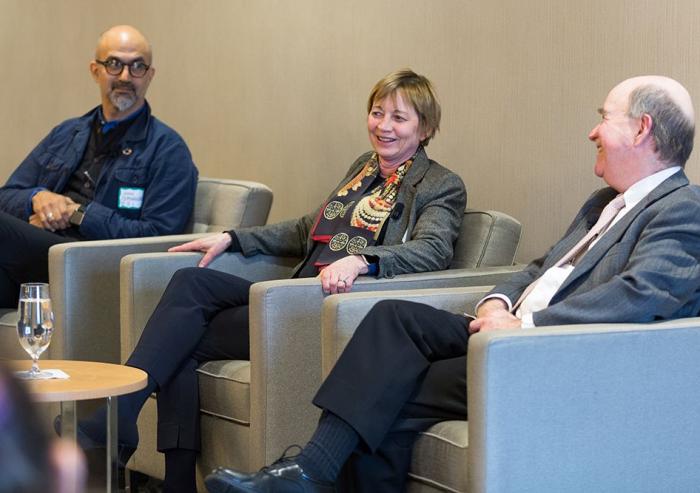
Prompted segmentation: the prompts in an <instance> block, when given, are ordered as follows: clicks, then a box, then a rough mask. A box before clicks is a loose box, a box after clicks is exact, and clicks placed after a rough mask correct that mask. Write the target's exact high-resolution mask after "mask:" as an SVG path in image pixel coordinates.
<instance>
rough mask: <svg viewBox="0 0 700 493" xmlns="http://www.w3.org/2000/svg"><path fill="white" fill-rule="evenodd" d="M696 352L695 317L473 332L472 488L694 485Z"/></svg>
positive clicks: (698, 330) (699, 347)
mask: <svg viewBox="0 0 700 493" xmlns="http://www.w3.org/2000/svg"><path fill="white" fill-rule="evenodd" d="M698 354H700V318H691V319H685V320H676V321H671V322H664V323H658V324H597V325H588V326H586V325H572V326H557V327H543V328H535V329H528V330H520V331H497V332H489V333H483V334H477V335H475V336H473V337H472V338H471V339H470V342H469V354H468V384H467V385H468V388H469V403H468V406H469V451H468V456H469V491H470V492H475V493H479V492H485V491H512V490H513V489H514V488H515V489H522V490H527V491H574V490H575V491H611V492H612V491H640V492H641V491H645V492H652V491H693V490H695V489H697V487H698V485H699V484H700V469H698V467H697V464H698V462H699V461H700V427H698V421H699V420H700V400H699V399H698V397H697V382H699V381H700V365H698V358H697V355H698ZM516 485H517V486H516Z"/></svg>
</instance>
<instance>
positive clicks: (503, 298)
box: [474, 293, 513, 313]
mask: <svg viewBox="0 0 700 493" xmlns="http://www.w3.org/2000/svg"><path fill="white" fill-rule="evenodd" d="M493 299H498V300H501V301H503V302H504V303H505V304H506V305H508V311H509V312H510V311H511V310H513V303H512V302H511V301H510V298H508V297H507V296H506V295H505V294H499V293H494V294H490V295H488V296H486V297H485V298H482V300H481V301H479V302H478V303H477V304H476V306H475V307H474V313H476V312H478V311H479V307H480V306H481V305H483V304H484V303H486V302H487V301H488V300H493Z"/></svg>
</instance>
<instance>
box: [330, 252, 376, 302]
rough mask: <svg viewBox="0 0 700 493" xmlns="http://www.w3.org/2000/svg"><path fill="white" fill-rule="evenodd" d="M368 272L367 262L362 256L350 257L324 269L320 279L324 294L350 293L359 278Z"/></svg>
mask: <svg viewBox="0 0 700 493" xmlns="http://www.w3.org/2000/svg"><path fill="white" fill-rule="evenodd" d="M367 271H368V267H367V262H365V261H364V260H363V259H362V257H361V256H360V255H349V256H347V257H344V258H341V259H340V260H336V261H335V262H333V263H332V264H330V265H329V266H327V267H326V268H324V269H323V270H322V271H321V273H320V274H319V275H318V277H319V279H321V287H322V288H323V292H324V293H326V294H338V293H349V292H350V290H351V289H352V283H353V282H355V279H357V276H359V275H360V274H366V273H367Z"/></svg>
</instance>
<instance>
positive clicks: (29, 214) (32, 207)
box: [27, 187, 46, 217]
mask: <svg viewBox="0 0 700 493" xmlns="http://www.w3.org/2000/svg"><path fill="white" fill-rule="evenodd" d="M45 190H46V188H44V187H38V188H35V189H34V190H32V194H31V195H30V196H29V203H28V204H27V217H29V216H31V215H32V212H34V206H33V205H32V199H33V198H34V196H35V195H36V194H37V193H39V192H43V191H45Z"/></svg>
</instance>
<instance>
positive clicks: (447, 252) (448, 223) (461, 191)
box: [236, 150, 467, 277]
mask: <svg viewBox="0 0 700 493" xmlns="http://www.w3.org/2000/svg"><path fill="white" fill-rule="evenodd" d="M371 155H372V153H371V152H368V153H365V154H363V155H362V156H360V157H359V158H358V159H357V160H356V161H355V162H354V163H353V165H352V166H350V169H349V170H348V173H347V174H346V176H345V178H343V180H342V181H341V182H340V183H339V184H338V186H337V187H336V188H335V190H333V192H332V193H331V194H330V195H329V197H334V196H335V195H336V193H337V192H338V190H339V189H340V187H342V186H343V185H344V184H345V183H347V181H348V179H349V178H350V177H353V176H355V175H356V174H357V173H359V172H360V170H361V169H362V166H364V164H365V163H366V162H367V160H368V159H369V157H370V156H371ZM396 201H397V205H396V206H395V208H394V212H393V213H392V215H391V217H390V218H389V219H388V221H387V224H385V226H384V227H385V228H386V232H385V234H384V241H383V243H382V245H377V246H371V247H367V248H365V249H364V250H363V251H362V254H364V255H374V256H376V257H378V258H379V273H378V276H379V277H393V276H395V275H397V274H405V273H413V272H427V271H435V270H442V269H446V268H448V267H449V266H450V262H451V261H452V255H453V245H454V242H455V240H456V239H457V236H458V235H459V228H460V225H461V224H462V217H463V215H464V208H465V207H466V202H467V192H466V190H465V188H464V183H463V182H462V179H461V178H460V177H459V176H457V175H456V174H454V173H453V172H452V171H450V170H448V169H447V168H444V167H442V166H440V165H439V164H438V163H436V162H435V161H432V160H430V159H428V156H427V155H426V153H425V151H424V150H421V151H419V152H418V154H417V155H416V159H415V160H414V162H413V165H412V166H411V168H410V169H409V170H408V172H407V173H406V176H405V177H404V179H403V181H402V183H401V188H400V189H399V194H398V196H397V198H396ZM323 205H325V201H324V203H323V204H321V206H319V208H318V209H316V210H315V211H314V212H311V213H310V214H307V215H306V216H303V217H300V218H299V219H293V220H290V221H284V222H281V223H277V224H270V225H267V226H256V227H253V228H245V229H239V230H236V236H237V237H238V241H239V243H240V244H241V249H242V252H243V255H245V256H250V255H256V254H258V253H264V254H267V255H279V256H287V257H301V258H304V259H305V258H306V256H307V255H308V254H309V252H310V251H311V247H312V245H313V240H312V239H311V237H310V235H309V233H310V231H311V227H312V226H313V223H314V220H315V219H316V217H317V216H318V214H319V212H320V210H321V207H322V206H323ZM302 264H303V261H302V263H300V264H299V265H298V266H297V270H298V268H299V267H300V266H301V265H302ZM295 271H296V270H295Z"/></svg>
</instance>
